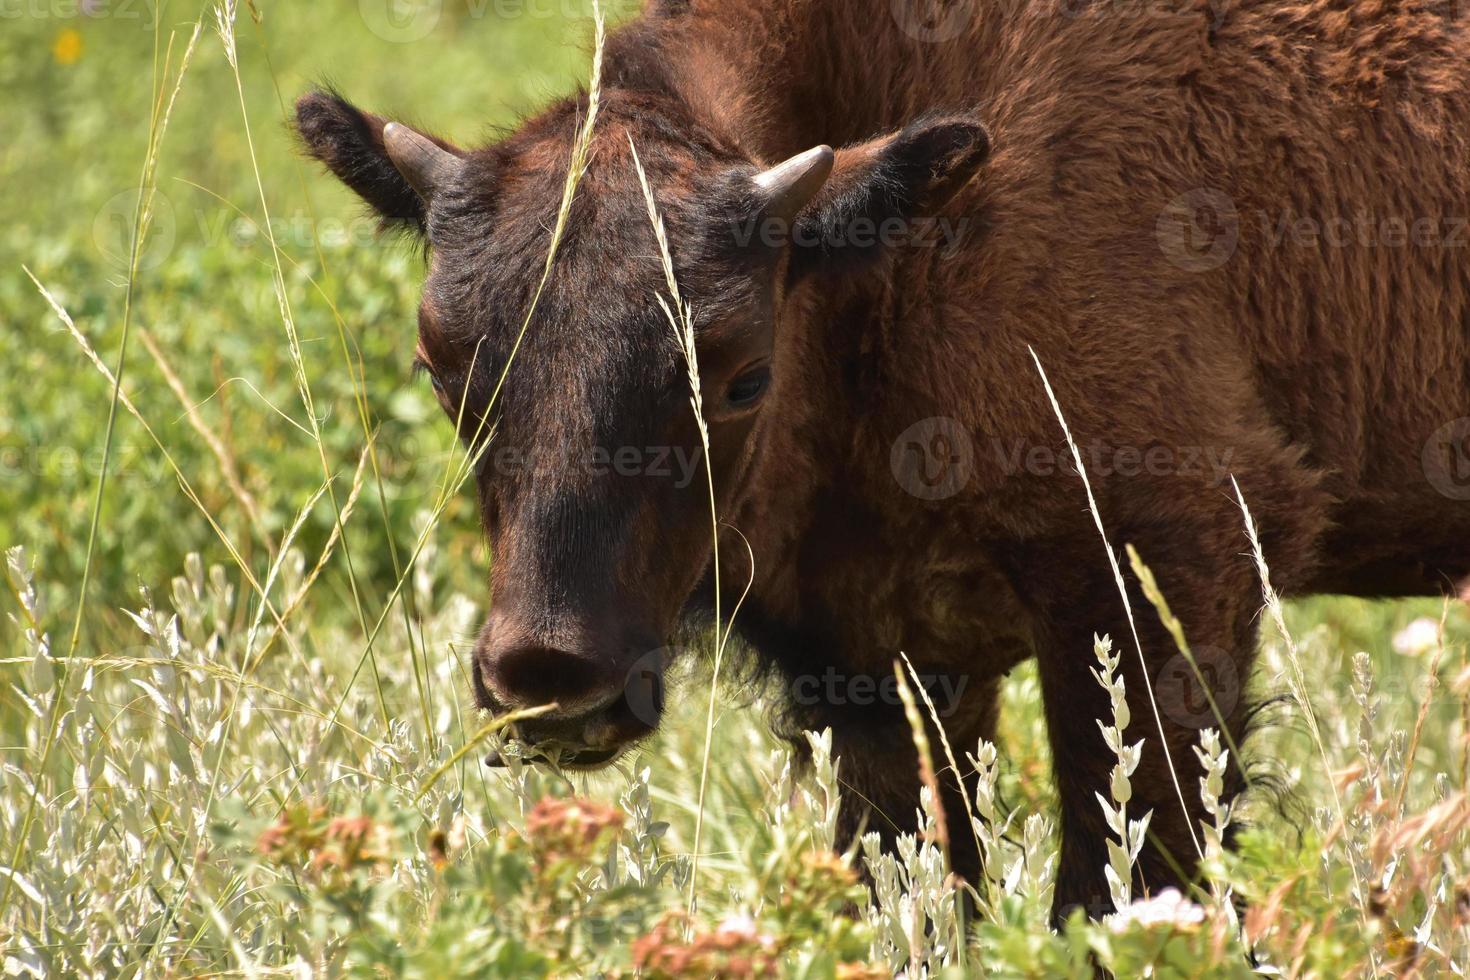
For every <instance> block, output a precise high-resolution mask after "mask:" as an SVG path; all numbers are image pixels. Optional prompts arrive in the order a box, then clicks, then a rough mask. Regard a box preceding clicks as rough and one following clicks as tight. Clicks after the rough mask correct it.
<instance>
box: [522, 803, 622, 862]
mask: <svg viewBox="0 0 1470 980" xmlns="http://www.w3.org/2000/svg"><path fill="white" fill-rule="evenodd" d="M623 819H624V818H623V812H622V811H621V810H619V809H618V808H617V807H612V806H607V805H606V804H602V803H593V802H591V801H589V800H579V799H568V800H559V799H553V798H551V797H547V798H546V799H544V800H542V801H541V802H540V803H537V804H536V806H535V807H534V808H533V809H532V810H531V812H530V813H529V814H527V815H526V840H527V842H528V843H529V844H530V845H531V848H532V849H533V850H534V851H535V852H536V853H537V855H538V856H539V857H540V858H541V859H542V860H543V861H545V862H547V863H553V862H557V861H564V860H569V861H583V860H585V859H587V858H588V857H590V856H591V854H592V852H593V851H594V850H596V848H597V846H598V843H599V842H600V841H601V840H602V838H603V836H604V835H605V834H610V833H616V832H617V831H619V830H621V829H622V827H623Z"/></svg>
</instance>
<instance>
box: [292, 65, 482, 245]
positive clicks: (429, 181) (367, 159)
mask: <svg viewBox="0 0 1470 980" xmlns="http://www.w3.org/2000/svg"><path fill="white" fill-rule="evenodd" d="M296 130H297V132H298V133H300V134H301V139H302V141H303V142H305V144H306V149H307V152H308V153H310V154H311V155H312V156H313V157H315V158H316V159H318V160H320V161H321V162H322V163H324V164H326V165H327V168H328V169H329V170H331V171H332V173H334V174H336V175H337V178H338V179H339V180H341V181H342V183H344V184H346V185H347V186H348V187H350V188H352V189H353V190H354V191H356V192H357V195H358V197H361V198H362V199H363V200H364V201H366V202H367V203H368V204H369V205H371V207H372V208H373V210H374V211H376V212H377V213H378V214H379V215H380V216H381V217H382V219H383V221H384V222H385V223H387V224H399V225H409V226H412V227H416V228H418V229H419V230H420V231H423V229H424V225H425V219H426V216H427V213H428V202H429V200H430V199H431V198H432V196H433V192H434V189H435V187H436V186H442V185H443V184H444V183H445V182H447V181H448V180H450V179H452V177H453V175H454V174H453V171H454V170H455V169H456V168H457V167H458V165H459V162H460V158H461V157H462V155H463V154H462V152H461V151H460V150H458V149H456V148H455V147H453V146H451V145H450V144H448V143H446V142H444V141H443V140H440V139H438V138H436V137H432V136H426V135H425V134H423V133H420V132H418V131H417V130H414V129H410V128H409V127H407V126H404V125H402V124H401V123H391V122H388V121H387V120H385V119H384V118H383V117H382V116H376V115H374V114H372V113H370V112H363V111H362V110H361V109H359V108H357V107H356V106H354V105H352V104H351V103H350V102H348V101H347V100H345V99H343V98H342V97H341V96H339V95H337V94H336V93H335V92H309V93H307V94H306V95H303V96H302V97H301V98H300V99H299V100H297V102H296Z"/></svg>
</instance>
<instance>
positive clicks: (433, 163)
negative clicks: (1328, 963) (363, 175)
mask: <svg viewBox="0 0 1470 980" xmlns="http://www.w3.org/2000/svg"><path fill="white" fill-rule="evenodd" d="M383 148H384V149H385V150H387V151H388V159H389V160H392V161H393V166H395V167H397V168H398V172H399V173H401V174H402V175H403V179H404V180H406V181H408V182H409V184H410V185H411V186H412V187H413V189H414V190H415V191H416V192H418V195H419V197H421V198H423V199H424V203H425V204H427V203H429V201H431V200H432V199H433V197H434V193H435V192H436V191H438V190H439V189H441V188H443V187H445V186H447V185H448V184H449V183H450V182H451V181H453V180H454V179H455V178H456V177H457V176H458V175H459V168H460V166H461V165H462V164H461V161H460V159H459V157H457V156H455V155H454V154H453V153H450V152H449V151H448V150H446V149H444V147H442V146H440V145H439V144H437V143H435V142H434V141H433V140H431V139H429V138H428V137H427V136H424V135H422V134H421V133H418V132H416V131H414V130H412V129H409V128H408V127H407V126H404V125H402V124H401V123H393V122H390V123H388V124H387V125H386V126H384V127H383Z"/></svg>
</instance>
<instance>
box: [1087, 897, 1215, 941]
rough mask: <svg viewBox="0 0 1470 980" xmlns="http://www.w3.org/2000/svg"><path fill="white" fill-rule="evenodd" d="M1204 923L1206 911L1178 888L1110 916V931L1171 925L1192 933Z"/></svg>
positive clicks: (1130, 905)
mask: <svg viewBox="0 0 1470 980" xmlns="http://www.w3.org/2000/svg"><path fill="white" fill-rule="evenodd" d="M1204 921H1205V910H1204V908H1203V907H1201V906H1199V905H1196V904H1195V903H1193V902H1191V901H1190V900H1189V899H1187V898H1185V897H1184V896H1183V895H1181V894H1179V890H1178V889H1177V888H1165V889H1164V890H1163V891H1161V892H1159V893H1158V894H1157V895H1154V896H1153V897H1152V898H1141V899H1139V900H1138V901H1136V902H1133V903H1131V904H1129V905H1125V906H1124V907H1123V908H1122V909H1120V910H1119V911H1117V912H1115V913H1113V914H1112V915H1110V916H1108V919H1107V922H1108V928H1109V929H1111V930H1112V931H1113V932H1117V933H1121V932H1127V931H1128V930H1129V929H1131V928H1133V927H1134V926H1143V927H1144V928H1146V929H1147V928H1152V927H1154V926H1159V925H1172V926H1178V927H1181V928H1189V929H1192V928H1194V927H1195V926H1197V925H1200V924H1201V923H1203V922H1204Z"/></svg>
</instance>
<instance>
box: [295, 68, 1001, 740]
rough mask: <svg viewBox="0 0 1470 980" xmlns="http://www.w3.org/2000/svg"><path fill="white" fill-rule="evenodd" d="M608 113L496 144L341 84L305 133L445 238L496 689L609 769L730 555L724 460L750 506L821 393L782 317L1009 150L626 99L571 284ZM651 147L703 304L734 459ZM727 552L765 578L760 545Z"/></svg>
mask: <svg viewBox="0 0 1470 980" xmlns="http://www.w3.org/2000/svg"><path fill="white" fill-rule="evenodd" d="M586 112H587V103H586V100H585V99H574V100H569V101H567V102H565V103H562V104H561V105H559V106H557V107H555V108H553V109H552V110H550V111H549V112H547V113H545V114H543V115H541V116H539V117H537V118H535V119H533V120H531V121H530V122H528V123H526V124H525V125H523V126H522V127H521V129H520V130H519V131H518V132H516V133H515V134H514V135H512V136H510V137H509V138H507V139H505V140H503V141H501V142H498V143H496V144H494V145H491V146H488V147H485V148H481V149H475V150H469V151H466V150H461V149H459V148H457V147H455V146H453V145H451V144H450V143H448V142H446V141H444V140H441V139H438V138H435V137H432V136H428V135H425V134H423V133H421V132H419V131H417V130H415V129H412V128H409V127H407V126H405V125H402V124H398V123H392V122H388V121H386V120H385V119H383V118H382V117H379V116H376V115H372V114H369V113H365V112H362V111H360V110H358V109H357V108H355V107H353V106H352V105H350V104H348V103H347V102H345V101H344V100H342V99H341V98H339V97H337V96H336V95H335V94H331V93H312V94H309V95H307V96H304V97H303V98H302V99H301V100H300V102H299V103H298V104H297V126H298V129H299V130H300V133H301V135H302V137H303V139H304V140H305V143H306V146H307V148H308V150H309V152H310V153H311V154H312V155H313V156H315V157H316V158H317V159H319V160H320V161H322V162H323V163H325V164H326V165H327V166H328V167H329V168H330V169H331V170H332V171H333V172H334V173H335V174H336V175H337V176H338V177H339V178H340V179H341V180H342V181H343V182H345V183H346V184H347V185H348V186H349V187H351V188H352V190H354V191H355V192H357V193H358V194H359V195H360V196H361V197H362V198H363V199H364V200H366V202H367V203H368V204H369V205H371V206H372V208H373V209H374V210H376V211H377V213H378V214H379V215H380V216H381V217H382V218H383V219H384V220H385V221H386V222H387V223H389V224H394V225H399V226H402V227H405V228H408V229H410V230H411V231H413V232H414V233H416V234H418V235H421V236H422V238H423V240H424V241H425V242H426V244H427V255H428V278H427V281H426V283H425V285H424V291H423V298H422V302H421V304H420V307H419V316H418V321H419V322H418V348H417V354H416V358H417V361H418V363H419V364H420V365H421V366H422V368H423V369H424V370H425V371H426V372H427V374H428V376H429V378H430V379H431V381H432V384H433V386H434V391H435V392H436V394H437V396H438V398H439V401H440V403H441V404H442V405H443V407H444V411H445V412H446V413H448V415H449V417H450V418H451V419H452V420H454V422H455V424H456V425H457V426H458V428H459V432H460V435H461V437H462V438H463V440H464V441H465V442H466V443H467V445H468V446H469V447H470V450H471V453H472V456H473V458H475V459H476V460H477V461H478V463H477V470H476V483H477V488H478V496H479V504H480V510H481V515H482V519H483V522H484V526H485V530H486V533H487V535H488V536H489V539H490V545H491V549H492V557H493V561H492V569H491V572H490V588H491V604H490V611H489V616H488V618H487V620H486V622H485V624H484V626H483V628H482V629H481V631H480V634H479V638H478V642H477V644H476V647H475V651H474V666H475V670H474V672H473V675H474V685H475V694H476V698H477V700H478V702H479V704H480V705H481V706H482V707H484V708H487V709H489V710H491V711H503V710H506V709H510V708H517V707H525V706H535V705H543V704H549V703H555V705H556V706H557V707H556V709H555V711H554V712H552V713H551V714H548V715H545V716H542V717H541V718H539V719H537V720H536V722H535V723H534V725H530V726H527V725H523V726H522V730H521V734H522V736H523V737H525V738H527V739H528V740H531V741H533V742H536V743H537V744H543V745H548V744H555V745H556V746H557V747H558V748H559V749H561V750H562V752H561V754H562V755H563V756H564V758H570V760H571V762H572V764H574V765H582V766H593V765H600V764H603V763H606V762H607V761H609V760H611V759H612V758H614V757H615V756H616V755H617V754H618V753H619V752H620V751H621V750H622V749H623V748H624V747H626V746H627V745H629V744H630V743H632V742H633V741H635V740H636V739H638V738H640V737H641V736H643V735H646V734H648V733H649V732H651V731H652V730H653V729H654V727H655V726H656V724H657V721H658V716H659V713H660V711H661V709H662V679H661V678H662V669H663V666H664V664H663V662H662V658H661V656H660V654H659V652H658V651H659V650H660V649H661V648H663V647H664V645H665V644H666V643H667V638H668V637H669V636H670V635H671V633H672V631H673V630H674V629H675V627H676V625H677V623H678V621H679V619H680V616H681V611H682V610H683V609H684V608H685V607H686V605H688V604H689V602H690V599H691V597H692V596H694V595H695V594H696V592H698V591H700V589H701V583H702V582H703V581H704V580H705V578H706V576H707V575H708V574H709V571H710V565H711V556H712V550H713V549H712V538H711V526H712V525H711V519H710V510H711V508H710V496H711V495H710V482H709V478H708V476H707V470H706V467H708V474H712V477H713V487H714V491H715V493H714V496H715V508H716V510H717V511H718V512H719V513H720V514H722V515H727V514H732V513H735V512H736V510H737V508H738V507H739V506H740V505H741V503H742V501H744V500H745V499H746V498H747V497H748V495H749V494H750V493H751V492H752V487H751V480H750V478H749V474H750V473H751V471H752V468H753V465H754V463H755V462H756V461H758V460H759V459H760V454H761V450H762V443H763V439H762V432H763V431H765V430H766V429H767V427H769V426H771V425H779V424H780V423H779V410H778V406H779V405H780V404H781V403H782V402H783V400H786V399H797V398H800V397H801V391H800V390H798V389H799V385H798V384H796V383H795V378H796V373H797V372H796V371H795V366H793V365H786V364H782V363H781V362H780V359H779V358H778V357H776V351H777V350H778V345H777V343H776V340H777V337H778V335H779V334H780V332H781V331H783V330H796V329H801V328H802V325H801V324H800V323H798V322H793V321H796V320H799V319H800V318H799V317H797V316H796V315H795V314H793V313H792V312H791V311H792V310H794V309H797V308H799V307H800V306H801V304H799V303H796V302H794V301H793V296H794V295H795V294H796V293H797V292H798V291H799V290H801V289H805V288H808V287H809V286H810V285H811V284H814V283H821V282H823V281H827V282H832V281H833V280H835V279H836V278H838V277H841V276H850V275H855V274H859V273H858V272H857V270H859V269H861V268H864V267H871V266H872V265H873V260H874V259H875V258H876V257H878V256H879V255H881V252H882V249H883V242H882V236H881V235H880V234H878V232H879V231H880V229H881V228H882V227H883V226H884V225H883V223H884V222H885V221H889V222H891V221H893V220H900V221H901V220H904V219H906V218H910V217H912V216H914V215H918V214H923V213H925V209H927V208H933V207H936V206H937V205H938V203H941V202H942V200H943V199H945V198H947V197H948V196H950V195H951V194H953V192H954V191H955V190H956V189H957V188H958V187H959V186H960V185H962V184H963V183H964V182H965V181H966V180H968V179H969V177H970V176H971V175H972V174H973V173H974V171H975V168H976V167H977V166H978V164H979V163H980V162H981V161H982V160H983V158H984V156H985V153H986V148H987V139H986V136H985V132H984V130H983V129H982V128H981V127H980V126H979V125H977V124H976V123H974V122H971V121H968V120H966V119H956V118H940V119H933V120H928V121H923V122H920V123H916V124H914V125H912V126H910V127H908V128H907V129H905V130H903V131H901V132H899V133H896V134H892V135H890V136H887V137H884V138H881V139H878V140H875V141H873V142H871V143H868V144H864V145H861V146H857V147H853V148H850V149H845V150H839V151H838V152H836V153H835V154H834V153H833V151H832V150H831V149H830V148H828V147H826V146H818V147H816V148H814V149H809V150H806V151H805V152H802V153H799V154H797V155H795V156H793V157H791V158H790V159H788V160H786V161H785V162H784V163H775V164H774V165H770V162H769V161H766V162H762V161H757V160H756V159H754V158H753V157H752V155H751V154H750V153H748V152H745V151H744V150H743V149H742V148H741V146H740V145H739V142H738V140H736V139H735V138H732V137H729V136H725V135H721V134H719V133H717V132H715V131H714V130H713V129H712V128H711V127H709V126H707V125H704V124H702V123H701V122H700V121H698V119H697V118H696V117H695V116H694V114H693V113H691V112H690V111H689V110H688V109H687V108H685V107H683V106H681V105H679V104H677V103H674V102H673V101H671V100H669V99H667V98H662V99H660V98H655V97H652V96H648V95H644V94H641V93H635V92H629V91H623V90H616V89H614V90H610V91H607V92H604V93H603V101H602V106H601V115H600V116H599V118H598V121H597V126H596V128H595V130H594V133H593V141H592V144H591V153H590V158H589V164H588V167H587V169H586V171H585V174H584V175H583V177H582V179H581V182H580V186H579V187H578V190H577V193H576V195H575V197H574V199H573V201H572V204H571V207H570V211H569V212H568V213H567V215H566V224H565V227H564V233H563V236H562V238H561V242H560V247H559V248H558V250H557V252H556V254H555V260H554V264H553V265H552V267H551V270H550V275H549V277H548V276H544V273H545V271H546V257H547V254H548V248H549V245H550V241H551V233H552V228H553V225H554V224H555V223H556V221H557V217H558V212H559V209H560V207H561V204H562V197H563V189H564V186H565V182H566V176H567V171H568V164H569V161H570V159H571V156H572V147H573V144H574V140H575V139H576V136H577V131H578V128H579V125H580V121H581V120H582V119H583V118H584V117H585V115H586ZM632 146H636V148H637V153H638V155H639V158H640V159H641V161H642V164H643V166H644V167H645V170H646V174H647V180H648V183H649V185H650V186H651V187H652V188H653V193H654V196H655V199H656V201H657V205H658V209H659V211H660V213H661V214H662V216H663V219H664V221H665V223H666V225H667V230H668V240H669V243H670V252H671V255H672V259H673V263H674V271H675V275H676V278H677V282H678V284H679V288H680V290H681V292H682V294H683V298H684V300H685V302H686V303H687V305H688V306H689V307H690V308H691V309H692V310H693V322H694V325H695V330H696V337H697V341H696V349H697V355H698V356H697V364H698V370H699V383H700V388H701V390H702V392H703V409H704V415H705V418H706V421H707V424H708V436H709V445H710V453H709V459H708V460H705V459H704V457H703V448H702V447H703V442H702V439H701V437H700V432H699V428H698V425H697V423H696V419H695V416H694V412H693V410H692V408H691V403H690V379H689V373H688V365H687V363H686V359H685V357H684V355H683V353H682V352H681V350H680V347H679V345H678V344H677V343H676V342H675V333H674V330H673V328H672V327H671V324H670V322H669V318H668V316H667V315H666V313H665V310H664V309H663V307H662V306H661V305H660V302H659V297H660V296H661V295H662V296H665V297H667V293H668V287H667V285H666V280H665V275H664V271H663V267H662V263H661V258H660V249H659V247H658V245H657V243H656V240H655V237H654V234H653V230H652V226H651V222H650V220H649V215H648V210H647V207H646V200H645V195H644V192H643V189H642V184H641V182H640V180H639V177H638V174H637V170H636V169H635V166H634V158H633V151H632V149H631V147H632ZM864 223H865V224H864ZM860 225H861V227H862V228H863V229H869V228H870V230H869V231H868V233H867V234H865V235H864V236H863V237H862V238H861V239H860V238H859V235H858V233H857V232H858V229H859V227H860ZM849 233H851V235H850V238H849V239H844V237H843V236H844V235H848V234H849ZM543 280H544V283H543ZM533 307H534V313H533V314H532V315H531V316H530V317H529V319H527V314H528V312H529V311H531V310H532V309H533ZM736 540H738V539H736ZM723 550H725V551H727V552H732V553H736V554H738V555H739V556H740V559H741V560H740V562H739V565H741V566H744V567H742V568H740V569H739V572H738V575H739V578H740V581H741V584H743V583H744V575H745V573H746V572H748V571H749V568H748V566H745V564H744V553H743V550H737V549H723ZM759 563H760V556H759V555H757V556H756V564H757V567H758V566H759Z"/></svg>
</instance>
